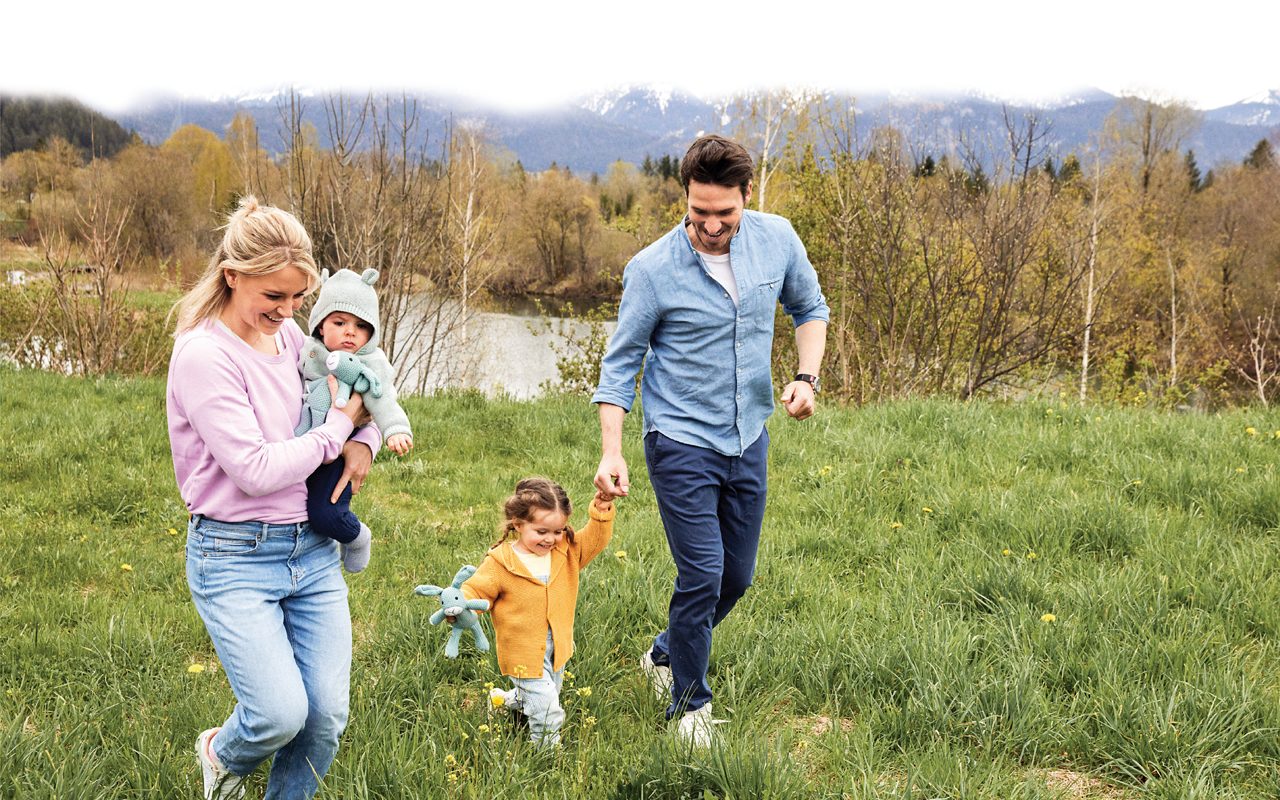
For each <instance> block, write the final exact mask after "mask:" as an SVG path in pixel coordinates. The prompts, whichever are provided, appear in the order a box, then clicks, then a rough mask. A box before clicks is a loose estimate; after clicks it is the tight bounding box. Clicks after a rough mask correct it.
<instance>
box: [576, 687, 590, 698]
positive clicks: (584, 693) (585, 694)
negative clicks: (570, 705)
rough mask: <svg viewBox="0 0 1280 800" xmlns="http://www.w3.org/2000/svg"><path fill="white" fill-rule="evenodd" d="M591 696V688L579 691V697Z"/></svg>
mask: <svg viewBox="0 0 1280 800" xmlns="http://www.w3.org/2000/svg"><path fill="white" fill-rule="evenodd" d="M590 696H591V687H590V686H583V687H582V688H581V689H579V690H578V697H590Z"/></svg>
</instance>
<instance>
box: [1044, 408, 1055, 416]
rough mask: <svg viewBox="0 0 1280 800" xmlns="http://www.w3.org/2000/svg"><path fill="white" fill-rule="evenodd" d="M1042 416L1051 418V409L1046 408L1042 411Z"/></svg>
mask: <svg viewBox="0 0 1280 800" xmlns="http://www.w3.org/2000/svg"><path fill="white" fill-rule="evenodd" d="M1044 415H1045V416H1046V417H1052V416H1053V409H1052V408H1046V409H1045V410H1044Z"/></svg>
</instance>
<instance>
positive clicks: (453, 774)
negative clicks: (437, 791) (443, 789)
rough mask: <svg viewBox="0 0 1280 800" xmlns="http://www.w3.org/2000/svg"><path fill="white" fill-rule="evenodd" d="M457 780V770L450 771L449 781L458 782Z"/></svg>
mask: <svg viewBox="0 0 1280 800" xmlns="http://www.w3.org/2000/svg"><path fill="white" fill-rule="evenodd" d="M457 782H458V774H457V773H456V772H450V773H449V783H457Z"/></svg>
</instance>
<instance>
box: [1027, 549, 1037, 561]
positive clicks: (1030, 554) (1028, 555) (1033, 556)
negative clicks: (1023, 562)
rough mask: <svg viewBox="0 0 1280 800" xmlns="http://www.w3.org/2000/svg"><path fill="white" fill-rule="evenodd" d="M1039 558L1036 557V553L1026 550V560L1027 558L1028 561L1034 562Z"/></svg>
mask: <svg viewBox="0 0 1280 800" xmlns="http://www.w3.org/2000/svg"><path fill="white" fill-rule="evenodd" d="M1039 557H1040V556H1038V555H1036V551H1035V550H1028V551H1027V558H1028V559H1030V560H1032V561H1035V560H1036V559H1037V558H1039Z"/></svg>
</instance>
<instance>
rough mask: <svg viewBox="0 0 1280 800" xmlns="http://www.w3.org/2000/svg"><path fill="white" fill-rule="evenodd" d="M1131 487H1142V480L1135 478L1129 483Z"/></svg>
mask: <svg viewBox="0 0 1280 800" xmlns="http://www.w3.org/2000/svg"><path fill="white" fill-rule="evenodd" d="M1129 485H1130V486H1141V485H1142V478H1135V479H1134V480H1131V481H1129Z"/></svg>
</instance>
